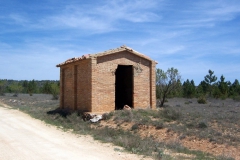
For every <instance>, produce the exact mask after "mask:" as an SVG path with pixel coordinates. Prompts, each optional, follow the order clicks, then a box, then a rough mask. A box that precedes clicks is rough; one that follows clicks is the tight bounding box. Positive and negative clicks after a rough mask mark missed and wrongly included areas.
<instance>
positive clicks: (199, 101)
mask: <svg viewBox="0 0 240 160" xmlns="http://www.w3.org/2000/svg"><path fill="white" fill-rule="evenodd" d="M197 102H198V103H199V104H206V103H207V100H206V98H205V97H199V98H198V101H197Z"/></svg>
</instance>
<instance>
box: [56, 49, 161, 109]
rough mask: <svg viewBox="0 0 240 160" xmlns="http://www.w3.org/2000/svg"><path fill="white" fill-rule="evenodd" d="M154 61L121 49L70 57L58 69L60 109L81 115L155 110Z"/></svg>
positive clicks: (133, 51)
mask: <svg viewBox="0 0 240 160" xmlns="http://www.w3.org/2000/svg"><path fill="white" fill-rule="evenodd" d="M156 64H157V62H155V61H153V60H151V59H150V58H148V57H147V56H145V55H143V54H141V53H139V52H137V51H135V50H133V49H131V48H129V47H126V46H121V47H119V48H116V49H111V50H108V51H105V52H101V53H97V54H88V55H83V56H82V57H79V58H71V59H68V60H67V61H65V62H63V63H61V64H58V65H57V67H60V107H61V108H70V109H74V110H80V111H84V112H106V111H112V110H118V109H122V108H123V106H124V105H129V106H130V107H132V108H135V109H137V108H155V107H156V92H155V66H156Z"/></svg>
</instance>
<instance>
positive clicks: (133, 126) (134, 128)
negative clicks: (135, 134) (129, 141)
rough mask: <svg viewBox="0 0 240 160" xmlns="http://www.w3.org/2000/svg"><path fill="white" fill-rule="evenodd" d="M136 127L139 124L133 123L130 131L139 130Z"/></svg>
mask: <svg viewBox="0 0 240 160" xmlns="http://www.w3.org/2000/svg"><path fill="white" fill-rule="evenodd" d="M138 126H139V124H138V123H135V124H134V125H132V128H131V130H132V131H133V130H136V129H138V128H139V127H138Z"/></svg>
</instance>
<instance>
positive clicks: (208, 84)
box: [0, 67, 240, 106]
mask: <svg viewBox="0 0 240 160" xmlns="http://www.w3.org/2000/svg"><path fill="white" fill-rule="evenodd" d="M59 86H60V82H59V81H57V80H56V81H50V80H41V81H37V80H34V79H33V80H30V81H27V80H21V81H16V80H7V79H0V95H4V94H5V93H13V95H14V96H17V95H18V94H19V93H28V94H29V95H30V96H31V95H32V94H34V93H44V94H52V95H53V98H54V99H58V95H59ZM156 96H157V99H159V100H160V106H163V105H164V102H165V101H166V99H167V98H172V97H185V98H198V100H199V103H206V98H207V97H213V98H221V99H226V98H233V99H237V100H240V83H239V81H238V80H237V79H235V81H234V82H233V83H231V82H230V81H226V80H225V77H224V76H223V75H221V77H220V78H219V79H218V77H217V76H215V75H214V71H212V70H210V69H209V71H208V73H207V74H206V76H204V77H203V80H202V81H201V82H200V83H199V85H195V82H194V80H193V79H192V80H189V79H187V80H186V81H183V82H182V79H181V75H180V73H179V71H178V70H177V69H175V68H173V67H172V68H169V69H168V70H167V71H164V70H162V69H156Z"/></svg>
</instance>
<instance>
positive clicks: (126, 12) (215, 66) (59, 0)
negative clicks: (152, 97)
mask: <svg viewBox="0 0 240 160" xmlns="http://www.w3.org/2000/svg"><path fill="white" fill-rule="evenodd" d="M123 44H124V45H127V46H129V47H131V48H133V49H134V50H136V51H138V52H141V53H143V54H146V55H147V56H149V57H151V58H152V59H154V60H156V61H157V62H158V65H157V68H161V69H163V70H167V69H168V68H170V67H174V68H177V69H178V70H179V72H180V74H181V75H182V80H183V81H185V80H187V79H193V80H194V81H195V84H196V85H198V84H199V82H200V81H202V80H203V79H204V76H205V75H206V74H207V73H208V70H209V69H211V70H213V71H214V72H215V75H216V76H217V77H218V79H219V78H220V76H221V75H222V74H223V75H224V76H225V78H226V80H229V81H231V82H233V81H234V80H235V79H238V80H240V1H239V0H213V1H209V0H199V1H191V0H181V1H179V0H171V1H170V0H102V1H95V0H88V1H83V0H68V1H66V0H41V1H33V0H9V1H4V0H0V60H1V67H0V79H17V80H25V79H26V80H32V79H35V80H46V79H49V80H58V79H59V68H56V67H55V66H56V64H59V63H61V62H63V61H65V60H66V59H69V58H72V57H79V56H82V55H83V54H88V53H96V52H101V51H105V50H108V49H113V48H117V47H119V46H121V45H123Z"/></svg>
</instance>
